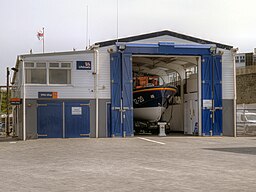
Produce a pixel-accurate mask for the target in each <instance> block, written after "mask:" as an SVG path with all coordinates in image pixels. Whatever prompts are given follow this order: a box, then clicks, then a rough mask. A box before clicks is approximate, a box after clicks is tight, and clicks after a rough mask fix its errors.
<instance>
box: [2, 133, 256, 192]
mask: <svg viewBox="0 0 256 192" xmlns="http://www.w3.org/2000/svg"><path fill="white" fill-rule="evenodd" d="M145 139H149V140H145ZM0 179H1V185H0V191H5V192H7V191H12V192H14V191H19V192H22V191H26V192H28V191H33V192H34V191H43V192H45V191H86V192H88V191H101V192H102V191H104V192H108V191H111V192H116V191H133V192H136V191H140V192H142V191H146V192H148V191H154V192H156V191H157V192H158V191H175V192H176V191H204V192H205V191H207V192H209V191H218V192H225V191H232V192H234V191H239V192H241V191H253V192H254V191H256V138H255V137H243V138H231V137H211V138H210V137H164V138H159V137H142V138H139V137H134V138H106V139H39V140H29V141H25V142H24V141H4V142H0Z"/></svg>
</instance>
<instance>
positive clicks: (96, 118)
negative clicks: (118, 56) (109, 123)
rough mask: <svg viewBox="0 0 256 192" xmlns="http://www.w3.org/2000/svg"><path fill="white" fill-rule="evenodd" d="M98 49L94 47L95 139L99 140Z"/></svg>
mask: <svg viewBox="0 0 256 192" xmlns="http://www.w3.org/2000/svg"><path fill="white" fill-rule="evenodd" d="M97 48H98V47H94V53H95V54H94V61H95V69H94V75H95V85H94V86H95V101H96V103H95V105H96V106H95V107H96V110H95V116H96V117H95V121H96V123H95V124H96V125H95V137H96V138H99V95H98V92H99V50H98V49H97Z"/></svg>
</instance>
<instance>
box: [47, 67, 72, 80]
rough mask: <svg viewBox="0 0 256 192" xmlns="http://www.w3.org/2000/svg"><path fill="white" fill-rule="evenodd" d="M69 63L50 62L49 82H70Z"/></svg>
mask: <svg viewBox="0 0 256 192" xmlns="http://www.w3.org/2000/svg"><path fill="white" fill-rule="evenodd" d="M70 76H71V64H70V63H50V65H49V84H70V83H71V77H70Z"/></svg>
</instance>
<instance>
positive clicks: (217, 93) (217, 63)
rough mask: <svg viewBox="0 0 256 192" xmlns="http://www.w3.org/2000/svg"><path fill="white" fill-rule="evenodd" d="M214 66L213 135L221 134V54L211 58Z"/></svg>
mask: <svg viewBox="0 0 256 192" xmlns="http://www.w3.org/2000/svg"><path fill="white" fill-rule="evenodd" d="M213 68H214V81H213V82H214V109H215V113H214V125H213V135H222V64H221V56H220V55H217V56H215V57H214V58H213Z"/></svg>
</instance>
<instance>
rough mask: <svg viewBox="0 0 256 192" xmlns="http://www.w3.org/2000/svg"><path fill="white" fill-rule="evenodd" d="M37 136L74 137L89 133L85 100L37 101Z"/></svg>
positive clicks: (87, 110) (88, 116)
mask: <svg viewBox="0 0 256 192" xmlns="http://www.w3.org/2000/svg"><path fill="white" fill-rule="evenodd" d="M37 133H38V138H76V137H88V136H89V135H90V106H89V102H87V101H77V102H74V101H65V102H63V101H38V108H37Z"/></svg>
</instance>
